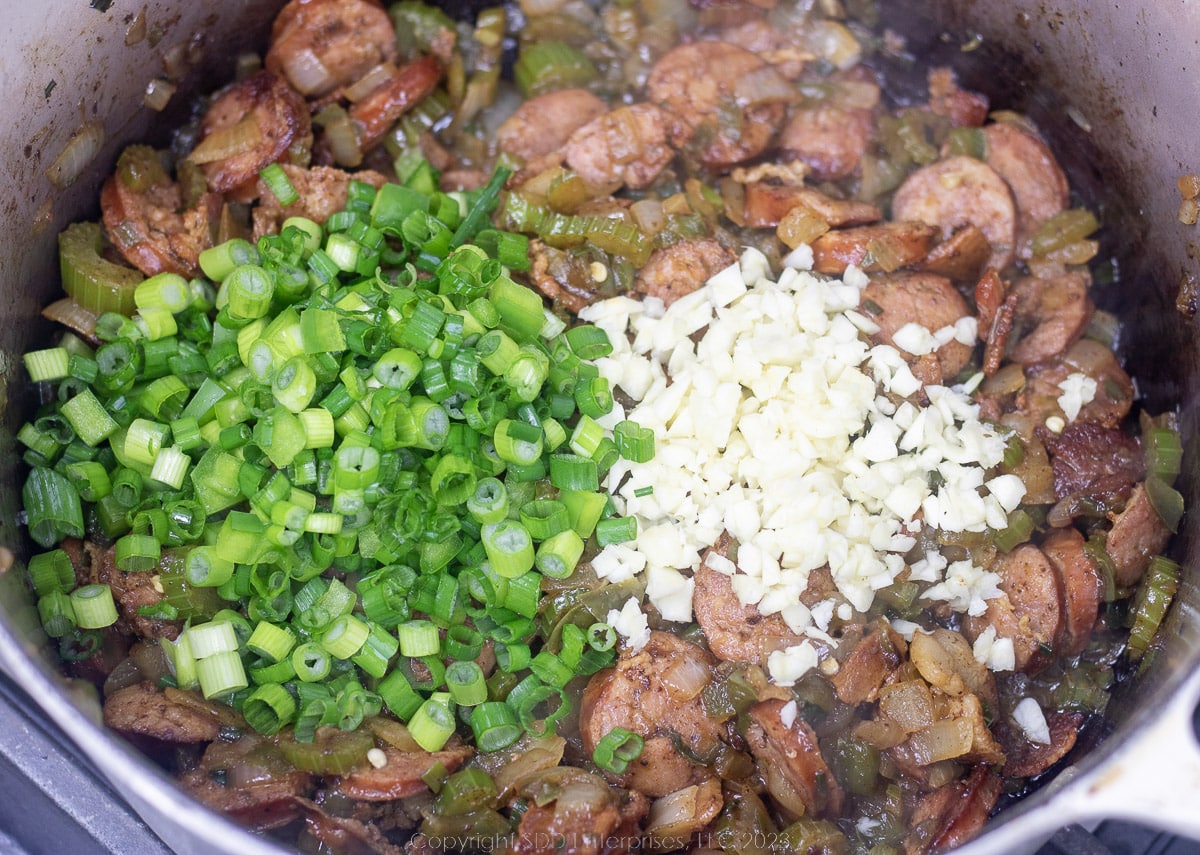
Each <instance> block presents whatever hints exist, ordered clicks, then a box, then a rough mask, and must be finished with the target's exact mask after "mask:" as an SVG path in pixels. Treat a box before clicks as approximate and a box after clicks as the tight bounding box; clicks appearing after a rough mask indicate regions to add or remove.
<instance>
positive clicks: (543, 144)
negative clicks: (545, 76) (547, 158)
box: [496, 89, 608, 161]
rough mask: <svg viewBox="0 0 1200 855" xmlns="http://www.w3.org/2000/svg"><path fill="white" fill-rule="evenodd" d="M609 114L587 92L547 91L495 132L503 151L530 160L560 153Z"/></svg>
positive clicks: (527, 104)
mask: <svg viewBox="0 0 1200 855" xmlns="http://www.w3.org/2000/svg"><path fill="white" fill-rule="evenodd" d="M607 112H608V105H607V104H605V103H604V102H603V101H601V100H600V99H599V98H597V97H596V96H595V95H593V94H592V93H591V92H588V91H587V90H586V89H559V90H556V91H554V92H544V93H542V94H541V95H537V96H535V97H533V98H530V99H529V100H528V101H525V102H524V103H522V104H521V106H520V107H518V108H517V109H516V111H515V112H514V113H513V114H512V115H511V116H509V117H508V118H507V119H505V120H504V121H503V122H502V123H501V125H500V127H499V128H497V129H496V141H497V142H498V143H499V145H500V150H501V151H504V152H507V153H509V154H512V155H515V156H517V157H519V158H521V160H524V161H529V160H533V159H534V158H537V157H541V156H542V155H544V154H550V153H551V152H555V151H558V150H559V149H561V148H562V147H563V146H565V145H566V144H567V140H569V139H570V138H571V134H573V133H575V131H577V130H578V129H579V128H582V127H583V126H584V125H586V124H587V123H588V122H590V121H592V120H593V119H595V118H597V117H599V116H602V115H604V114H605V113H607Z"/></svg>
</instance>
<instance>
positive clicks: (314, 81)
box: [283, 49, 337, 95]
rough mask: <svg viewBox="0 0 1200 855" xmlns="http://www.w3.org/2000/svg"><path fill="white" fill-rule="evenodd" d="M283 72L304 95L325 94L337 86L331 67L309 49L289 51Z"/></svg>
mask: <svg viewBox="0 0 1200 855" xmlns="http://www.w3.org/2000/svg"><path fill="white" fill-rule="evenodd" d="M283 73H284V74H285V75H287V79H288V81H289V82H290V83H291V84H292V86H294V87H295V88H296V89H298V90H299V91H300V92H301V93H302V94H304V95H323V94H325V93H326V92H328V91H329V90H330V89H332V88H333V87H335V86H337V81H336V80H334V79H333V75H332V74H330V73H329V69H328V68H326V67H325V64H324V63H323V62H321V60H320V59H319V58H318V57H317V55H316V54H315V53H313V52H312V50H309V49H305V50H298V51H296V52H295V53H289V54H288V55H287V58H286V59H284V61H283Z"/></svg>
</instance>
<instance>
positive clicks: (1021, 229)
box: [983, 122, 1070, 257]
mask: <svg viewBox="0 0 1200 855" xmlns="http://www.w3.org/2000/svg"><path fill="white" fill-rule="evenodd" d="M983 133H984V135H985V136H986V138H987V164H988V166H990V167H991V168H992V169H994V170H996V172H997V173H999V175H1000V177H1001V178H1003V179H1004V180H1005V181H1007V182H1008V186H1009V187H1010V188H1011V189H1012V192H1013V197H1014V198H1015V199H1016V202H1017V243H1018V246H1019V247H1020V250H1021V253H1022V256H1023V257H1024V256H1026V253H1027V252H1028V250H1027V247H1026V243H1027V241H1028V240H1029V238H1030V237H1032V236H1033V233H1034V232H1036V231H1037V230H1038V227H1039V226H1041V225H1042V223H1044V222H1046V220H1048V219H1050V218H1051V217H1053V216H1054V215H1055V214H1058V213H1061V212H1062V211H1063V210H1065V209H1066V207H1067V203H1068V202H1069V201H1070V187H1069V186H1068V185H1067V176H1066V175H1064V174H1063V171H1062V169H1061V168H1060V167H1059V165H1058V161H1056V160H1055V159H1054V155H1053V154H1051V152H1050V149H1049V148H1047V147H1046V144H1045V143H1043V142H1042V141H1041V140H1039V139H1038V138H1037V137H1035V136H1033V135H1031V134H1029V133H1026V132H1025V131H1023V130H1021V129H1020V128H1018V127H1016V126H1015V125H1011V124H1008V123H1006V122H997V123H995V124H991V125H988V126H987V127H986V128H984V129H983Z"/></svg>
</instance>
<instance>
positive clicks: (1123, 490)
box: [1039, 421, 1146, 501]
mask: <svg viewBox="0 0 1200 855" xmlns="http://www.w3.org/2000/svg"><path fill="white" fill-rule="evenodd" d="M1039 435H1040V436H1041V438H1042V442H1044V443H1045V445H1046V450H1047V451H1048V452H1049V453H1050V468H1051V469H1052V470H1053V471H1054V494H1055V496H1057V497H1058V498H1059V499H1066V498H1068V497H1072V496H1095V497H1103V498H1105V499H1106V500H1107V501H1116V500H1119V499H1122V498H1124V497H1125V496H1127V495H1128V494H1129V492H1130V490H1132V489H1133V485H1134V484H1136V483H1137V482H1138V481H1141V480H1142V479H1143V478H1144V477H1145V476H1146V464H1145V461H1144V460H1143V459H1142V448H1141V444H1140V443H1139V442H1138V439H1137V437H1135V436H1130V435H1129V434H1127V433H1125V432H1124V431H1121V430H1118V429H1116V428H1106V427H1101V426H1100V425H1097V424H1092V423H1091V422H1078V421H1077V422H1072V423H1071V424H1069V425H1067V427H1066V429H1065V430H1063V432H1062V433H1060V434H1053V433H1051V432H1050V431H1048V430H1042V431H1040V432H1039Z"/></svg>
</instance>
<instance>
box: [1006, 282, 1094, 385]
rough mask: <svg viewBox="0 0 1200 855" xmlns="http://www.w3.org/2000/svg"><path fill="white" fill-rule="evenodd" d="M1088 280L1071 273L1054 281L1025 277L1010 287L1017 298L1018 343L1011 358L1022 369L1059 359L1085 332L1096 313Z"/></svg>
mask: <svg viewBox="0 0 1200 855" xmlns="http://www.w3.org/2000/svg"><path fill="white" fill-rule="evenodd" d="M1090 284H1091V277H1089V276H1088V275H1087V273H1086V272H1083V271H1070V272H1067V273H1063V274H1062V275H1060V276H1056V277H1054V278H1053V279H1039V278H1037V277H1034V276H1027V277H1025V278H1024V279H1019V280H1017V281H1016V282H1015V283H1013V286H1012V293H1013V294H1014V295H1015V296H1016V298H1017V314H1016V321H1017V327H1018V339H1017V343H1016V346H1015V347H1013V349H1012V358H1013V360H1014V361H1016V362H1020V363H1021V364H1022V365H1030V364H1032V363H1035V362H1043V361H1045V360H1047V359H1050V358H1051V357H1053V356H1058V355H1059V354H1060V353H1062V352H1063V351H1065V350H1066V349H1067V348H1068V347H1070V346H1071V345H1072V344H1074V343H1075V341H1077V340H1078V339H1079V337H1080V336H1082V335H1083V333H1084V331H1085V330H1086V329H1087V325H1088V323H1089V322H1090V321H1091V319H1092V314H1093V312H1095V306H1094V305H1093V304H1092V300H1091V297H1089V296H1088V286H1089V285H1090Z"/></svg>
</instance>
